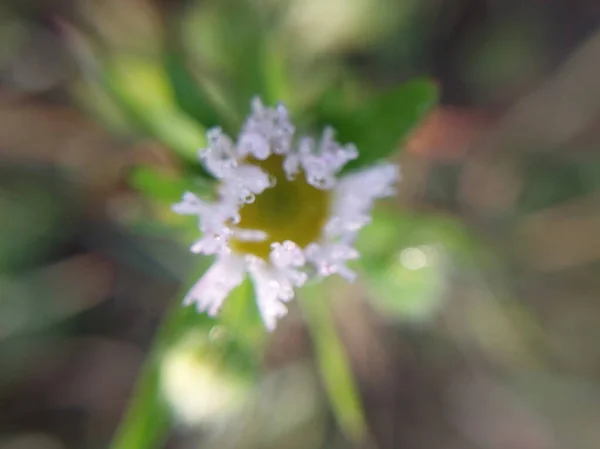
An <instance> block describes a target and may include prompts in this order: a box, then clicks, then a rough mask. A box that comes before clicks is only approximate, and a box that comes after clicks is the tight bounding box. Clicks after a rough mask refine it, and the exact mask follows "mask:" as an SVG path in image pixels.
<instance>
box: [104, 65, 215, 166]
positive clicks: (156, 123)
mask: <svg viewBox="0 0 600 449" xmlns="http://www.w3.org/2000/svg"><path fill="white" fill-rule="evenodd" d="M103 69H104V71H103V73H102V74H101V76H100V78H99V79H100V81H101V82H102V83H103V84H104V86H105V88H106V89H107V91H108V92H109V93H112V95H113V96H114V97H115V99H116V100H117V102H118V103H119V105H120V106H121V107H122V108H123V109H124V110H125V111H126V112H127V113H128V115H129V117H130V118H131V119H132V120H133V121H134V122H135V123H136V124H137V125H138V126H139V127H140V128H141V129H142V130H144V131H146V132H148V133H149V134H150V135H152V136H154V137H155V138H157V139H159V140H160V141H161V142H163V143H164V144H165V145H166V146H168V147H169V148H170V149H172V150H173V151H175V152H177V153H178V154H179V155H180V156H181V157H183V158H185V159H188V160H196V159H197V151H198V149H199V148H202V147H203V146H205V144H206V137H205V135H204V132H205V130H204V129H203V127H202V126H201V125H199V124H198V123H196V122H195V121H194V120H192V119H191V118H188V117H187V116H186V115H185V114H184V113H183V112H181V111H180V110H178V109H177V106H176V105H175V103H174V102H173V99H172V97H171V96H170V92H169V86H168V81H167V79H166V74H165V72H164V71H163V70H162V69H161V67H160V66H158V65H155V64H153V63H152V62H150V61H147V60H144V59H141V58H136V57H114V58H112V59H111V60H110V61H107V62H106V63H105V65H104V67H103Z"/></svg>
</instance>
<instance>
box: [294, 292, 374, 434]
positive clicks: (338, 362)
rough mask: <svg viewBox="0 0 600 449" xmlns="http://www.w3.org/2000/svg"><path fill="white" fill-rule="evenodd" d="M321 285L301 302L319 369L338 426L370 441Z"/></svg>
mask: <svg viewBox="0 0 600 449" xmlns="http://www.w3.org/2000/svg"><path fill="white" fill-rule="evenodd" d="M323 288H324V287H323V286H322V285H314V286H310V287H307V288H305V289H304V295H303V297H302V300H301V301H299V303H300V305H301V307H302V309H303V312H304V315H305V319H306V323H307V326H308V328H309V331H310V334H311V336H312V340H313V344H314V348H315V353H316V358H317V362H318V367H319V371H320V375H321V378H322V380H323V383H324V387H325V390H326V393H327V395H328V397H329V401H330V404H331V407H332V409H333V413H334V415H335V417H336V419H337V422H338V425H339V426H340V429H341V430H342V432H343V433H344V434H345V435H346V437H347V438H349V439H351V440H352V441H354V442H357V443H360V442H364V441H366V439H367V438H368V437H369V435H368V430H367V424H366V420H365V416H364V411H363V407H362V403H361V400H360V396H359V392H358V388H357V387H356V383H355V379H354V376H353V374H352V369H351V368H350V363H349V361H348V357H347V355H346V349H345V348H344V346H343V344H342V341H341V340H340V337H339V334H338V332H337V329H336V327H335V320H334V316H333V312H332V310H331V304H330V302H329V301H328V295H326V294H324V292H323V290H322V289H323Z"/></svg>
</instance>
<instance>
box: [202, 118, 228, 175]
mask: <svg viewBox="0 0 600 449" xmlns="http://www.w3.org/2000/svg"><path fill="white" fill-rule="evenodd" d="M206 136H207V139H208V143H209V146H208V148H204V149H202V150H200V151H199V152H198V156H199V158H200V160H201V161H202V162H204V165H205V166H206V168H207V169H208V170H209V171H210V172H211V173H212V174H213V175H215V176H216V177H217V178H223V177H225V176H227V175H228V174H229V173H230V172H231V170H232V169H233V168H235V167H236V166H237V164H238V161H237V159H236V157H235V151H234V147H233V142H232V141H231V139H230V138H229V137H228V136H227V135H226V134H224V133H223V131H222V130H221V128H218V127H217V128H212V129H209V130H208V131H207V133H206Z"/></svg>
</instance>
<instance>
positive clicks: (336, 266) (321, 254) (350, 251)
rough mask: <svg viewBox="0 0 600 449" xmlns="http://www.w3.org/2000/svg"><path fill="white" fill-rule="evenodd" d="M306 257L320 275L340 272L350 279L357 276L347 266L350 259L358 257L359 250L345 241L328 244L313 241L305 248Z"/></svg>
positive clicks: (325, 275)
mask: <svg viewBox="0 0 600 449" xmlns="http://www.w3.org/2000/svg"><path fill="white" fill-rule="evenodd" d="M305 253H306V258H307V259H308V260H309V261H310V262H312V263H313V264H314V265H315V268H316V269H317V272H318V273H319V275H320V276H323V277H327V276H331V275H332V274H339V275H340V276H342V277H343V278H344V279H346V280H348V281H353V280H354V279H355V278H356V273H354V271H352V270H351V269H350V268H348V267H347V266H346V263H347V262H348V261H350V260H354V259H358V257H359V255H360V254H359V253H358V251H357V250H356V249H355V248H353V247H352V246H350V245H349V244H347V243H344V242H334V243H326V244H316V243H313V244H311V245H308V247H307V248H306V249H305Z"/></svg>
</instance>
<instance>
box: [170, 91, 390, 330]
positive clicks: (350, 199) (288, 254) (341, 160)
mask: <svg viewBox="0 0 600 449" xmlns="http://www.w3.org/2000/svg"><path fill="white" fill-rule="evenodd" d="M294 134H295V128H294V126H293V125H292V123H291V122H290V119H289V116H288V112H287V110H286V108H285V107H284V106H283V105H281V104H280V105H278V106H276V107H275V108H268V107H265V106H264V105H263V104H262V103H261V101H260V100H259V99H254V100H253V102H252V113H251V115H250V116H249V117H248V119H247V120H246V122H245V124H244V126H243V127H242V130H241V132H240V135H239V137H238V139H237V142H234V141H233V140H232V139H230V138H229V137H228V136H227V135H225V134H224V133H223V132H222V130H221V129H220V128H213V129H211V130H209V131H208V133H207V137H208V141H209V145H208V148H205V149H203V150H200V152H199V158H200V160H201V161H202V162H203V164H204V165H205V167H206V168H207V169H208V170H209V171H210V172H211V173H212V174H213V175H214V176H215V178H217V180H218V188H217V192H216V193H217V200H216V201H214V202H208V201H204V200H202V199H200V198H198V197H197V196H196V195H194V194H192V193H189V192H188V193H185V194H184V196H183V199H182V201H181V202H180V203H178V204H176V205H174V206H173V210H174V211H175V212H177V213H179V214H188V215H197V216H198V217H199V228H200V231H201V233H202V236H201V238H200V239H199V240H198V241H196V242H195V243H194V244H193V245H192V247H191V250H192V251H193V252H195V253H200V254H205V255H214V256H215V257H216V258H215V262H214V263H213V265H212V266H211V267H210V268H209V269H208V271H207V272H206V273H205V274H204V276H203V277H202V278H201V279H200V280H199V281H198V282H197V283H196V284H195V285H194V286H193V287H192V289H191V290H190V291H189V293H188V294H187V295H186V297H185V299H184V303H185V304H186V305H187V304H191V303H195V304H196V307H197V309H198V311H200V312H204V311H206V312H208V313H209V314H210V315H212V316H214V315H216V314H217V313H218V311H219V309H220V308H221V306H222V304H223V302H224V300H225V299H226V297H227V295H228V294H229V292H230V291H231V290H233V289H234V288H235V287H236V286H238V285H239V284H241V283H242V281H243V280H244V279H245V277H246V275H247V274H248V275H249V276H250V278H251V280H252V282H253V284H254V287H255V292H256V300H257V303H258V308H259V311H260V314H261V317H262V320H263V322H264V324H265V326H266V328H267V329H268V330H273V329H274V328H275V325H276V322H277V319H278V318H280V317H282V316H283V315H285V314H286V312H287V307H286V305H285V303H286V302H288V301H290V300H291V299H292V298H293V297H294V289H295V288H297V287H301V286H302V285H303V284H304V283H306V281H307V280H308V279H309V278H323V277H327V276H330V275H333V274H338V275H340V276H342V277H344V278H345V279H347V280H348V281H353V280H354V278H355V277H356V275H355V273H354V272H353V271H352V270H351V269H350V268H349V267H348V266H347V263H348V262H349V261H351V260H354V259H357V258H358V257H359V253H358V251H357V250H356V248H354V246H353V243H354V240H355V238H356V235H357V233H358V231H359V230H360V229H361V228H362V227H363V226H365V225H366V224H368V223H369V221H370V210H371V208H372V206H373V203H374V201H375V200H377V199H379V198H383V197H387V196H390V195H393V194H394V191H395V190H394V184H395V183H396V181H397V179H398V177H399V171H398V168H397V166H396V165H393V164H389V163H380V164H377V165H375V166H372V167H370V168H367V169H364V170H362V171H357V172H354V173H349V174H346V175H343V176H339V173H340V171H341V169H342V168H343V167H344V165H345V164H346V163H347V162H348V161H350V160H353V159H355V158H356V157H358V151H357V149H356V147H355V146H354V145H351V144H349V145H340V144H339V143H337V142H336V141H335V140H334V132H333V130H332V129H331V128H327V129H325V131H324V132H323V135H322V136H321V138H320V139H319V140H318V142H317V141H315V140H314V139H312V138H309V137H302V138H299V139H297V140H296V139H295V136H294Z"/></svg>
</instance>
